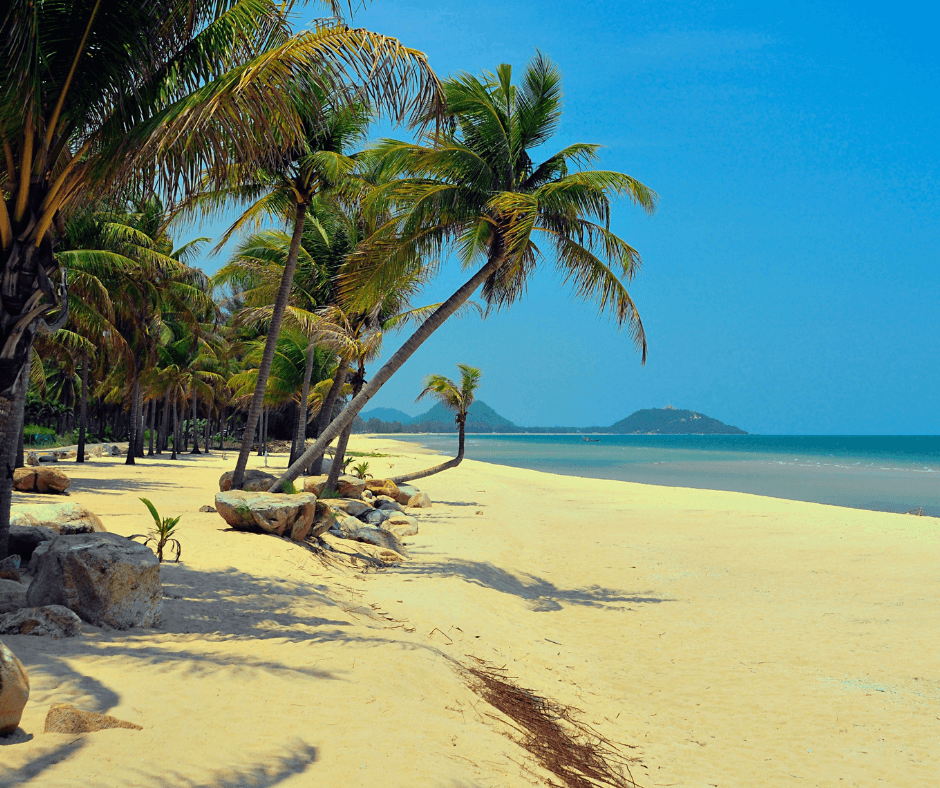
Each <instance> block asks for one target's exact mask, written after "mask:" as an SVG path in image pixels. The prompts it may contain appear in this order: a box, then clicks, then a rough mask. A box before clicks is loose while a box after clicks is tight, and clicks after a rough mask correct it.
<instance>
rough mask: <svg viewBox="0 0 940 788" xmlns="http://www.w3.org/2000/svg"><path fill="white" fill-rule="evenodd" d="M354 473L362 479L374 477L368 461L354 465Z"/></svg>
mask: <svg viewBox="0 0 940 788" xmlns="http://www.w3.org/2000/svg"><path fill="white" fill-rule="evenodd" d="M353 473H354V474H355V475H356V476H357V477H358V478H360V479H371V478H372V474H371V473H369V463H367V462H360V463H359V464H358V465H354V466H353Z"/></svg>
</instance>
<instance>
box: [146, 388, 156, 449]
mask: <svg viewBox="0 0 940 788" xmlns="http://www.w3.org/2000/svg"><path fill="white" fill-rule="evenodd" d="M148 421H149V425H148V428H149V430H150V440H149V441H148V446H147V456H148V457H153V438H154V436H153V433H154V431H155V430H156V428H157V400H156V398H154V399H152V400H150V418H149V419H148Z"/></svg>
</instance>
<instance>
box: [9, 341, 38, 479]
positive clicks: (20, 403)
mask: <svg viewBox="0 0 940 788" xmlns="http://www.w3.org/2000/svg"><path fill="white" fill-rule="evenodd" d="M32 368H33V352H32V349H30V352H29V356H28V357H27V359H26V371H25V372H24V373H23V374H24V375H25V376H26V385H25V386H24V387H23V388H22V389H21V390H20V397H19V399H18V400H17V401H16V407H17V408H18V410H17V411H16V412H17V413H19V419H20V428H19V429H18V430H17V431H16V458H15V460H14V461H13V465H14V466H15V467H17V468H22V467H23V466H24V465H25V464H26V453H25V452H24V450H23V441H24V437H23V427H24V426H25V423H26V392H27V391H28V390H29V373H30V370H31V369H32Z"/></svg>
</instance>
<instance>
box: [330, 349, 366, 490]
mask: <svg viewBox="0 0 940 788" xmlns="http://www.w3.org/2000/svg"><path fill="white" fill-rule="evenodd" d="M365 373H366V370H365V365H364V364H363V362H362V360H361V359H360V361H359V374H358V375H357V376H356V378H355V381H356V382H355V383H354V384H353V397H355V396H356V395H357V394H358V393H359V392H360V391H362V387H363V385H364V384H365ZM352 425H353V423H352V422H351V421H350V422H349V424H347V425H346V427H345V428H344V429H343V431H342V432H341V433H340V434H339V440H338V441H337V442H336V451H335V452H333V464H332V465H331V466H330V475H329V476H328V477H327V480H326V489H327V490H335V489H336V483H337V482H338V481H339V476H340V474H341V473H342V472H343V460H344V459H346V446H347V444H348V443H349V436H350V434H351V433H352Z"/></svg>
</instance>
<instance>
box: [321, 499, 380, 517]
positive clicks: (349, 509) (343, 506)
mask: <svg viewBox="0 0 940 788" xmlns="http://www.w3.org/2000/svg"><path fill="white" fill-rule="evenodd" d="M327 500H328V502H329V504H330V507H331V508H333V509H334V510H338V511H340V512H345V513H346V514H351V515H352V516H353V517H358V516H359V515H360V514H365V513H366V512H368V511H371V510H372V507H371V506H369V504H367V503H364V502H363V501H357V500H354V499H350V498H332V499H327Z"/></svg>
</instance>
